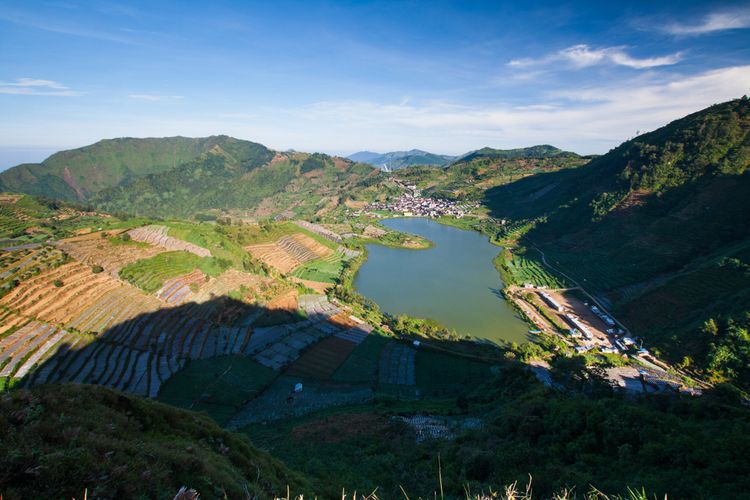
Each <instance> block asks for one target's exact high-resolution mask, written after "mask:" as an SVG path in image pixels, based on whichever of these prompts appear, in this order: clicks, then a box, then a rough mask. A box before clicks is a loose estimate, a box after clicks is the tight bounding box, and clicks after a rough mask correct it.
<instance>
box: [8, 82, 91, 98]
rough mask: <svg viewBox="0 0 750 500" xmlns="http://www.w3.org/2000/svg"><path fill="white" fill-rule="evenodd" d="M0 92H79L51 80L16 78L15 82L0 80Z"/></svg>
mask: <svg viewBox="0 0 750 500" xmlns="http://www.w3.org/2000/svg"><path fill="white" fill-rule="evenodd" d="M0 94H15V95H48V96H66V97H69V96H77V95H81V94H80V92H75V91H73V90H70V89H69V88H68V87H66V86H65V85H62V84H61V83H58V82H55V81H52V80H39V79H35V78H18V79H16V81H15V82H0Z"/></svg>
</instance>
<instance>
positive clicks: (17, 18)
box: [0, 11, 140, 45]
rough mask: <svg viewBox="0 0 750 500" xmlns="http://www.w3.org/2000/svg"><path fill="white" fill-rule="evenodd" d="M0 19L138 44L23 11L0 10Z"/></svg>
mask: <svg viewBox="0 0 750 500" xmlns="http://www.w3.org/2000/svg"><path fill="white" fill-rule="evenodd" d="M0 21H6V22H10V23H13V24H17V25H19V26H24V27H27V28H33V29H37V30H41V31H48V32H50V33H58V34H61V35H70V36H76V37H82V38H93V39H96V40H104V41H107V42H115V43H123V44H127V45H139V44H140V43H139V42H136V41H134V40H132V39H130V38H126V37H123V36H119V35H117V34H114V33H108V32H104V31H98V30H91V29H88V28H81V27H78V26H72V25H68V24H62V23H59V22H55V21H47V20H45V19H41V18H37V17H35V16H30V15H27V14H23V13H17V12H11V11H0Z"/></svg>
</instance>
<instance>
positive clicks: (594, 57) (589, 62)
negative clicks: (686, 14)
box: [508, 44, 682, 69]
mask: <svg viewBox="0 0 750 500" xmlns="http://www.w3.org/2000/svg"><path fill="white" fill-rule="evenodd" d="M681 60H682V54H681V53H679V52H678V53H675V54H669V55H666V56H657V57H645V58H637V57H633V56H631V55H630V54H628V53H627V52H625V49H624V48H623V47H604V48H600V49H594V48H591V47H589V46H588V45H586V44H579V45H573V46H570V47H567V48H564V49H562V50H559V51H557V52H555V53H553V54H548V55H546V56H544V57H541V58H538V59H534V58H525V59H513V60H512V61H510V62H509V63H508V66H511V67H514V68H528V67H531V66H544V65H549V64H554V63H566V64H568V65H570V66H573V67H574V68H576V69H581V68H587V67H590V66H595V65H598V64H615V65H618V66H627V67H628V68H634V69H646V68H654V67H657V66H669V65H672V64H677V63H678V62H680V61H681Z"/></svg>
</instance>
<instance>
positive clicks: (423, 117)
mask: <svg viewBox="0 0 750 500" xmlns="http://www.w3.org/2000/svg"><path fill="white" fill-rule="evenodd" d="M607 4H610V5H607ZM748 93H750V2H748V1H745V2H711V1H700V2H690V1H688V0H685V1H680V2H670V1H660V2H653V1H629V2H601V1H597V2H586V1H578V2H561V1H550V2H544V1H540V2H537V1H533V0H525V1H523V2H501V1H492V2H473V1H469V0H464V1H458V2H441V1H437V0H434V1H413V2H388V1H377V2H368V1H356V2H334V1H328V2H320V1H316V0H305V1H299V2H287V1H283V0H277V1H274V2H250V1H237V2H232V1H211V2H206V1H205V0H203V1H200V2H197V1H190V0H182V1H174V2H170V1H143V2H139V1H131V2H110V1H106V0H102V1H96V2H85V1H78V0H50V1H32V0H23V1H15V0H0V116H1V117H2V119H1V120H0V169H3V168H7V167H10V166H12V165H15V164H17V163H20V162H23V161H41V160H42V159H44V158H46V157H47V156H48V155H49V154H51V153H52V152H54V151H57V150H60V149H70V148H75V147H81V146H84V145H87V144H91V143H94V142H96V141H98V140H101V139H104V138H113V137H123V136H128V137H163V136H173V135H183V136H192V137H202V136H207V135H215V134H228V135H231V136H234V137H238V138H241V139H247V140H252V141H256V142H260V143H263V144H265V145H266V146H268V147H271V148H274V149H278V150H286V149H296V150H299V151H321V152H326V153H331V154H341V155H348V154H351V153H353V152H356V151H359V150H370V151H377V152H386V151H394V150H405V149H412V148H420V149H425V150H428V151H431V152H435V153H443V154H461V153H464V152H467V151H471V150H474V149H478V148H481V147H484V146H490V147H495V148H514V147H523V146H530V145H534V144H552V145H555V146H557V147H560V148H563V149H566V150H572V151H576V152H578V153H581V154H590V153H605V152H606V151H608V150H609V149H611V148H612V147H614V146H616V145H617V144H619V143H621V142H622V141H624V140H627V139H629V138H632V137H634V136H635V135H637V134H638V133H642V132H644V131H648V130H653V129H655V128H658V127H659V126H662V125H664V124H666V123H668V122H669V121H671V120H674V119H676V118H679V117H681V116H684V115H685V114H688V113H691V112H694V111H698V110H700V109H702V108H704V107H706V106H709V105H711V104H714V103H718V102H722V101H726V100H729V99H732V98H737V97H741V96H742V95H744V94H748Z"/></svg>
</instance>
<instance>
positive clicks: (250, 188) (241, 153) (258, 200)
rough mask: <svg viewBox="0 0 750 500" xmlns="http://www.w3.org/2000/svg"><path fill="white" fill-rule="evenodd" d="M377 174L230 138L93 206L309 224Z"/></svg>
mask: <svg viewBox="0 0 750 500" xmlns="http://www.w3.org/2000/svg"><path fill="white" fill-rule="evenodd" d="M377 175H378V170H376V169H373V168H372V167H370V166H369V165H366V164H362V163H355V162H353V161H351V160H346V159H343V158H335V157H331V156H328V155H325V154H320V153H315V154H308V153H280V152H274V151H272V150H270V149H268V148H266V147H265V146H262V145H260V144H256V143H252V142H248V141H242V140H239V139H232V138H225V139H224V140H223V141H222V142H221V143H219V144H216V145H215V146H214V147H213V148H212V149H210V150H209V151H207V152H205V153H203V154H201V155H200V156H198V157H196V158H194V159H193V160H191V161H188V162H186V163H183V164H181V165H178V166H177V167H176V168H173V169H171V170H168V171H166V172H161V173H155V174H150V175H147V176H144V177H140V178H137V179H135V180H133V181H132V182H130V183H128V184H124V185H120V186H116V187H112V188H109V189H105V190H103V191H101V192H99V193H98V194H97V195H96V196H94V197H93V198H92V199H91V201H92V202H93V203H94V204H96V205H97V206H98V207H101V208H102V209H105V210H107V211H110V212H119V211H125V212H128V213H133V214H137V215H148V216H154V217H192V216H195V215H196V214H198V213H200V212H205V211H211V210H218V211H221V210H250V211H253V213H256V214H257V215H260V216H269V215H277V214H285V215H287V216H289V217H291V216H308V217H310V216H313V215H316V214H319V213H321V211H325V210H327V209H329V208H332V207H335V206H338V205H339V203H340V202H341V201H342V200H343V199H344V198H346V197H347V196H348V195H349V194H353V193H355V192H359V190H360V189H359V188H362V189H364V188H366V187H367V186H368V185H370V184H371V183H374V182H376V178H375V177H376V176H377ZM355 188H357V189H355ZM256 210H257V211H256Z"/></svg>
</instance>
